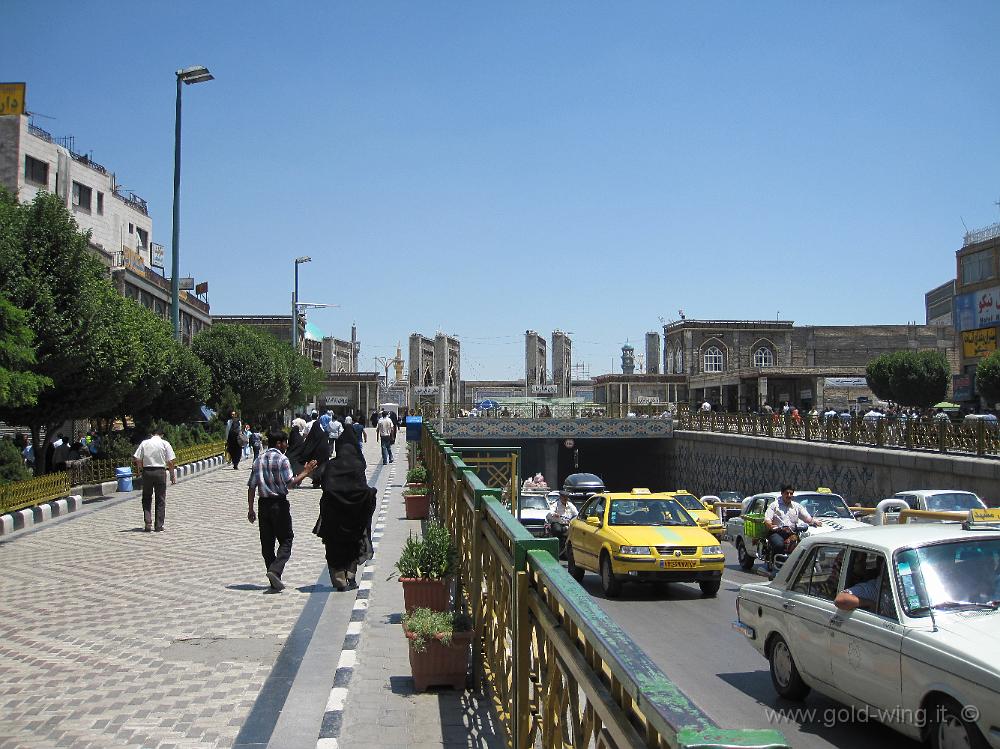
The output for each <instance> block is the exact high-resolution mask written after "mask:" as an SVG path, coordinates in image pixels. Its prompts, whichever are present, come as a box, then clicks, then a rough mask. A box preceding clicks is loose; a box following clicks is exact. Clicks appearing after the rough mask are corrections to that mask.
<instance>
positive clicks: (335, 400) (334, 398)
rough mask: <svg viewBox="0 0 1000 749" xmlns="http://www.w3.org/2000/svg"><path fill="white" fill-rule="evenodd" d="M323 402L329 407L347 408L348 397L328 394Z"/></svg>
mask: <svg viewBox="0 0 1000 749" xmlns="http://www.w3.org/2000/svg"><path fill="white" fill-rule="evenodd" d="M323 402H324V403H326V405H328V406H346V405H347V396H346V395H334V394H333V393H327V394H326V395H324V396H323Z"/></svg>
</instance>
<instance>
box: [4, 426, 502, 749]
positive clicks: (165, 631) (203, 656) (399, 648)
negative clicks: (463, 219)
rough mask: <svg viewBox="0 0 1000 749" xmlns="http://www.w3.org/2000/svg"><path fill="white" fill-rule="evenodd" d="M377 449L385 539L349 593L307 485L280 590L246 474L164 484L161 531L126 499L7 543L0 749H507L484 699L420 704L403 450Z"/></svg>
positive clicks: (438, 697)
mask: <svg viewBox="0 0 1000 749" xmlns="http://www.w3.org/2000/svg"><path fill="white" fill-rule="evenodd" d="M372 436H373V435H372V434H371V430H369V438H371V437H372ZM396 452H397V454H400V453H405V447H404V443H403V441H402V440H400V441H399V443H397V446H396ZM378 453H379V450H378V447H377V445H376V444H375V442H374V440H373V441H371V442H369V443H367V445H366V449H365V454H366V457H367V459H368V460H369V461H370V465H369V469H368V474H369V481H372V482H374V485H376V486H377V487H378V491H379V501H380V503H381V504H380V508H381V509H380V513H381V518H382V519H381V523H382V525H383V527H382V528H380V529H379V532H381V534H382V535H381V536H379V538H378V540H379V546H378V548H377V550H376V555H375V558H374V559H373V560H372V564H371V565H370V566H369V567H368V568H366V571H365V574H364V575H362V579H361V585H360V588H361V589H360V590H356V591H348V592H344V593H340V592H337V591H335V590H333V588H331V586H330V584H329V576H328V573H327V571H326V564H325V560H324V554H323V544H322V543H321V542H320V541H319V539H317V538H316V537H315V536H313V535H312V534H311V533H310V530H311V528H312V525H313V523H314V521H315V519H316V513H317V509H318V504H319V496H320V492H319V491H318V490H313V489H299V490H295V491H293V492H292V494H291V495H290V500H291V503H292V517H293V522H294V530H295V544H294V546H293V549H292V558H291V561H290V562H289V564H288V566H287V568H286V571H285V575H284V580H285V583H286V584H287V585H288V587H287V588H286V590H285V591H284V592H283V593H280V594H275V593H272V592H271V591H270V589H269V586H268V584H267V580H266V578H265V577H264V564H263V560H262V559H261V556H260V544H259V541H258V536H257V528H256V526H251V525H250V524H249V523H248V522H247V520H246V481H247V478H248V475H249V463H243V464H241V468H240V470H239V471H234V470H232V468H220V469H218V470H215V471H210V472H207V473H203V474H199V475H197V476H194V477H191V478H189V479H186V480H182V481H181V482H180V483H179V484H178V485H177V486H172V487H169V488H168V493H167V518H166V531H165V532H164V533H149V534H147V533H143V532H142V530H141V528H142V512H141V508H140V505H139V500H138V499H137V498H129V499H127V500H125V501H120V500H114V499H113V500H109V501H105V502H98V503H93V504H89V505H87V506H86V507H85V508H84V509H83V510H82V511H80V512H79V513H73V514H70V515H68V516H66V517H65V518H60V519H58V520H53V521H51V522H50V523H47V524H45V525H43V526H40V527H38V528H37V529H36V530H33V531H30V532H25V533H21V534H18V535H16V536H14V537H12V538H10V539H9V540H5V541H2V542H0V564H2V568H3V570H4V573H5V574H4V578H3V582H2V591H3V594H2V597H0V709H2V712H3V721H2V723H0V748H2V749H14V748H18V749H19V748H21V747H24V748H26V749H27V748H29V747H30V748H32V749H35V748H42V747H46V748H47V747H53V748H55V747H58V748H59V749H83V748H84V747H95V748H96V747H100V748H104V747H160V748H162V749H167V748H169V747H192V748H193V747H239V748H240V749H244V748H245V749H249V748H251V747H260V748H261V749H263V747H265V746H270V747H274V748H275V749H286V748H290V747H307V748H308V749H312V748H313V747H322V748H323V749H327V748H328V747H348V748H349V749H350V748H352V747H366V746H389V745H393V746H398V745H400V744H404V745H414V744H416V745H424V746H456V747H457V746H462V747H471V746H499V744H500V743H501V742H499V741H498V740H497V739H496V738H495V736H494V734H496V733H497V731H496V730H494V726H493V724H492V723H491V722H490V721H491V719H490V717H489V711H488V710H486V709H485V708H484V707H483V706H482V704H481V703H480V701H478V700H476V699H475V696H474V694H473V693H471V692H465V693H456V692H453V691H451V690H442V691H440V692H432V693H429V694H421V695H415V694H413V693H412V681H411V680H410V678H409V663H408V660H407V651H406V641H405V638H404V637H403V634H402V629H401V627H400V626H399V624H398V622H399V616H400V613H401V611H402V591H401V588H400V586H399V584H398V582H396V580H395V575H394V567H393V565H394V563H395V561H396V559H397V558H398V554H399V550H400V549H401V547H402V544H403V541H404V540H405V538H406V536H407V534H408V533H409V532H410V530H413V531H414V532H419V528H420V523H419V522H418V521H406V520H404V519H402V518H403V511H402V499H401V494H400V486H401V484H402V483H403V478H404V476H405V462H404V461H405V455H400V456H399V457H400V458H401V459H400V460H397V462H396V463H394V464H392V465H390V466H387V467H385V468H383V467H382V466H381V463H380V460H381V458H380V456H379V454H378ZM376 479H377V480H376ZM306 484H307V485H308V484H309V481H308V480H307V481H306ZM365 612H367V613H365ZM345 645H346V646H347V647H346V649H345V648H344V646H345ZM348 685H349V686H348ZM470 730H471V733H470Z"/></svg>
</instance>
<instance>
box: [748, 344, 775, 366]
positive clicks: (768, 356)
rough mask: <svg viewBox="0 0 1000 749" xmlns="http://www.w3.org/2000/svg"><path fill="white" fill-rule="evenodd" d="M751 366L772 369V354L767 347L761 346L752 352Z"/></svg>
mask: <svg viewBox="0 0 1000 749" xmlns="http://www.w3.org/2000/svg"><path fill="white" fill-rule="evenodd" d="M753 365H754V366H755V367H773V366H774V352H773V351H771V349H769V348H768V347H767V346H761V347H760V348H759V349H757V350H756V351H754V352H753Z"/></svg>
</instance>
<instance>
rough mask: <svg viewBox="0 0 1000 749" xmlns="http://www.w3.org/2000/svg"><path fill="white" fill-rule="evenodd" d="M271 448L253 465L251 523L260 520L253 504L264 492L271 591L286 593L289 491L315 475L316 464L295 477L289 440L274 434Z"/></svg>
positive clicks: (264, 548) (263, 547)
mask: <svg viewBox="0 0 1000 749" xmlns="http://www.w3.org/2000/svg"><path fill="white" fill-rule="evenodd" d="M267 444H268V448H267V450H265V451H264V452H263V453H261V455H260V457H259V458H257V459H256V460H255V461H254V462H253V469H252V470H251V471H250V481H248V482H247V505H248V509H247V520H249V521H250V522H251V523H253V522H254V521H255V520H257V513H255V512H254V509H253V502H254V497H255V495H256V493H257V491H258V490H259V491H260V523H259V524H258V525H257V527H258V529H259V531H260V551H261V555H262V556H263V557H264V564H265V565H267V579H268V582H270V583H271V589H272V590H275V591H279V590H284V588H285V584H284V583H283V582H281V573H282V572H284V570H285V563H286V562H288V559H289V557H291V555H292V539H293V537H294V534H293V533H292V513H291V510H290V508H289V506H288V489H289V487H292V486H297V485H298V484H300V483H302V481H303V479H305V477H306V476H308V475H309V474H310V473H312V470H313V468H315V467H316V461H315V460H310V461H309V462H308V463H306V464H305V467H304V468H303V469H302V473H300V474H299V475H298V476H294V475H293V474H292V466H291V464H290V463H289V462H288V457H287V456H286V455H285V450H286V449H288V436H287V435H286V434H285V433H284V432H283V431H279V430H272V431H271V433H270V434H268V435H267ZM275 542H277V543H278V553H277V554H275V552H274V544H275Z"/></svg>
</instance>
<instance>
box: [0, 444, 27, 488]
mask: <svg viewBox="0 0 1000 749" xmlns="http://www.w3.org/2000/svg"><path fill="white" fill-rule="evenodd" d="M30 478H31V474H30V473H29V472H28V469H27V468H25V466H24V458H22V457H21V451H20V450H18V449H17V448H16V447H15V446H14V443H13V442H12V441H11V440H8V439H0V485H3V484H9V483H11V482H13V481H24V480H25V479H30Z"/></svg>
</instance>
